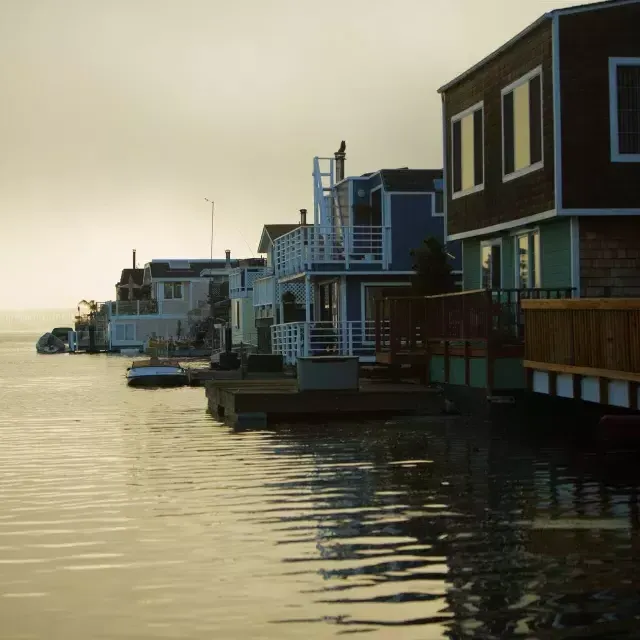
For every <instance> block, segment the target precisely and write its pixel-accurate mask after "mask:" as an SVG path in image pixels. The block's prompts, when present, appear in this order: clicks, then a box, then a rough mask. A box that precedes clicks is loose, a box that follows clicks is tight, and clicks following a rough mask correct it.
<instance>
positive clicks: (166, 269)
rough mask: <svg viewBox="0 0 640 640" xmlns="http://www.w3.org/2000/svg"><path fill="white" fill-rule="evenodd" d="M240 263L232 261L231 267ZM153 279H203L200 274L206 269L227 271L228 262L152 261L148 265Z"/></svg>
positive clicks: (222, 260)
mask: <svg viewBox="0 0 640 640" xmlns="http://www.w3.org/2000/svg"><path fill="white" fill-rule="evenodd" d="M238 263H239V261H238V260H231V265H230V266H231V267H237V266H238ZM147 267H148V268H149V271H150V272H151V277H152V278H159V279H162V278H185V279H186V280H190V279H192V278H200V277H203V276H201V275H200V274H201V273H202V271H204V270H205V269H211V270H216V269H220V270H223V269H227V268H228V266H227V261H226V260H225V259H218V260H215V259H214V260H166V261H164V260H163V261H156V260H152V261H151V262H149V263H148V264H147ZM205 277H206V276H205Z"/></svg>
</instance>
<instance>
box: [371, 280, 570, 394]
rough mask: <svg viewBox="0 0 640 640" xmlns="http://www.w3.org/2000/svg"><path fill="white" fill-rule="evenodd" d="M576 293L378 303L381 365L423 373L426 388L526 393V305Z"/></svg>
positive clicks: (471, 294) (515, 292)
mask: <svg viewBox="0 0 640 640" xmlns="http://www.w3.org/2000/svg"><path fill="white" fill-rule="evenodd" d="M571 293H572V292H571V289H493V290H492V289H477V290H473V291H465V292H462V293H451V294H443V295H437V296H429V297H386V298H382V299H379V300H378V301H377V303H376V323H375V355H376V358H375V359H376V362H377V363H378V364H385V365H389V366H392V367H398V366H401V365H405V364H408V365H412V366H414V367H422V368H423V370H424V376H425V378H426V380H427V382H439V383H445V384H452V385H461V386H467V387H474V388H482V389H487V390H489V391H492V390H507V389H521V388H524V387H525V376H524V369H523V367H522V358H523V355H524V336H525V320H524V315H523V311H522V304H523V301H524V300H527V299H532V298H533V299H562V298H565V297H569V296H571Z"/></svg>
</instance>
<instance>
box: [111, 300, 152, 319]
mask: <svg viewBox="0 0 640 640" xmlns="http://www.w3.org/2000/svg"><path fill="white" fill-rule="evenodd" d="M105 304H106V305H108V306H107V310H108V313H109V316H110V317H113V316H116V317H117V316H148V315H156V314H157V313H158V312H161V311H162V310H161V309H160V308H159V305H158V301H157V300H116V301H113V302H106V303H105Z"/></svg>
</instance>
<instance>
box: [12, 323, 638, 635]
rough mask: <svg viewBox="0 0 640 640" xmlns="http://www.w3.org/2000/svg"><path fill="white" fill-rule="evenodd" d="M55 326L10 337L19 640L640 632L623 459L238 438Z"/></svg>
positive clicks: (481, 431)
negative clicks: (54, 348) (128, 376)
mask: <svg viewBox="0 0 640 640" xmlns="http://www.w3.org/2000/svg"><path fill="white" fill-rule="evenodd" d="M36 337H37V336H29V335H13V336H9V335H4V336H0V407H1V411H0V638H2V640H5V639H11V640H13V639H18V638H37V639H47V640H49V639H65V640H88V639H94V638H95V639H98V638H100V639H101V638H109V639H114V640H115V639H127V640H134V639H135V640H137V639H143V638H144V639H147V638H148V639H152V638H176V639H178V638H179V639H181V640H187V639H195V638H197V639H200V638H203V639H204V638H206V639H213V638H216V639H226V638H238V639H240V638H243V639H244V638H247V639H249V638H251V639H258V638H269V639H274V640H275V639H278V640H282V639H287V638H301V637H305V636H306V637H308V638H314V639H315V638H333V637H336V636H340V635H343V634H344V635H346V634H353V633H367V632H368V633H369V634H373V635H372V636H371V637H376V638H394V639H395V638H402V639H408V640H411V639H414V638H415V639H420V640H424V639H430V638H505V637H523V638H565V637H593V638H595V637H602V638H616V637H625V638H626V637H629V638H630V637H638V634H636V635H634V634H633V633H632V632H631V630H633V629H637V628H639V625H640V621H639V620H638V618H639V617H640V616H639V614H640V600H639V598H638V586H639V585H638V582H639V581H640V577H639V576H640V572H639V570H640V553H639V552H640V545H638V540H639V536H638V525H639V516H638V487H637V485H636V483H637V482H640V480H638V477H637V476H635V477H634V475H633V473H632V474H629V473H623V474H620V473H616V474H614V473H613V472H612V468H613V469H618V470H619V469H620V468H621V465H622V461H620V460H614V461H613V462H612V463H611V464H610V465H609V466H610V467H611V468H610V469H609V470H608V471H607V470H606V469H604V467H603V465H602V464H601V463H597V464H596V462H595V459H594V458H593V456H588V455H585V454H579V455H574V456H573V457H572V458H571V459H569V458H568V457H567V454H566V453H563V452H562V451H561V450H559V449H558V450H554V449H551V448H547V449H545V448H540V447H537V448H536V449H534V447H533V446H531V445H526V444H523V443H517V442H515V441H511V440H507V439H505V438H504V437H493V438H491V436H490V434H489V433H488V432H487V428H486V427H485V426H482V425H476V426H469V425H466V426H465V425H459V424H457V423H454V422H451V421H450V422H449V423H448V424H438V423H437V422H428V423H417V422H414V423H408V424H407V423H405V424H387V425H386V426H380V425H378V426H373V425H369V426H366V427H365V426H355V427H353V426H352V427H342V428H334V429H332V430H326V429H325V430H322V429H319V428H314V429H313V430H311V429H300V428H298V429H286V428H281V429H279V430H278V431H262V432H243V433H234V432H232V431H230V430H229V429H227V428H226V427H224V426H222V425H219V424H217V423H215V422H214V421H213V420H212V419H211V417H209V416H207V415H206V413H205V401H204V392H203V390H201V389H178V390H159V391H148V390H134V389H128V388H127V387H126V386H125V381H124V377H123V376H124V372H125V369H126V367H127V362H128V361H127V360H126V359H125V358H120V357H106V356H85V355H82V356H37V355H36V353H35V350H34V346H33V345H34V342H35V338H36ZM626 464H628V461H627V462H626ZM630 475H631V477H629V476H630ZM625 632H626V633H625Z"/></svg>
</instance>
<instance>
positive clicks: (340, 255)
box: [274, 226, 389, 277]
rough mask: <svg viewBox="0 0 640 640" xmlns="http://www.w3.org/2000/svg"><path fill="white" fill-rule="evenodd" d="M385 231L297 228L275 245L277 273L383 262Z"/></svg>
mask: <svg viewBox="0 0 640 640" xmlns="http://www.w3.org/2000/svg"><path fill="white" fill-rule="evenodd" d="M388 245H389V242H388V239H387V238H386V231H385V228H384V227H381V226H357V227H340V228H338V227H321V226H307V227H298V228H297V229H294V230H293V231H290V232H289V233H286V234H284V235H282V236H280V237H279V238H278V239H277V240H276V241H275V244H274V252H275V273H276V276H278V277H282V276H289V275H295V274H297V273H301V272H303V271H306V270H310V269H313V268H314V265H321V264H322V265H343V266H344V267H345V268H347V269H348V268H349V266H350V265H351V264H352V263H356V264H357V263H360V264H362V263H369V264H383V265H384V264H386V263H387V261H388V260H387V247H388Z"/></svg>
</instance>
